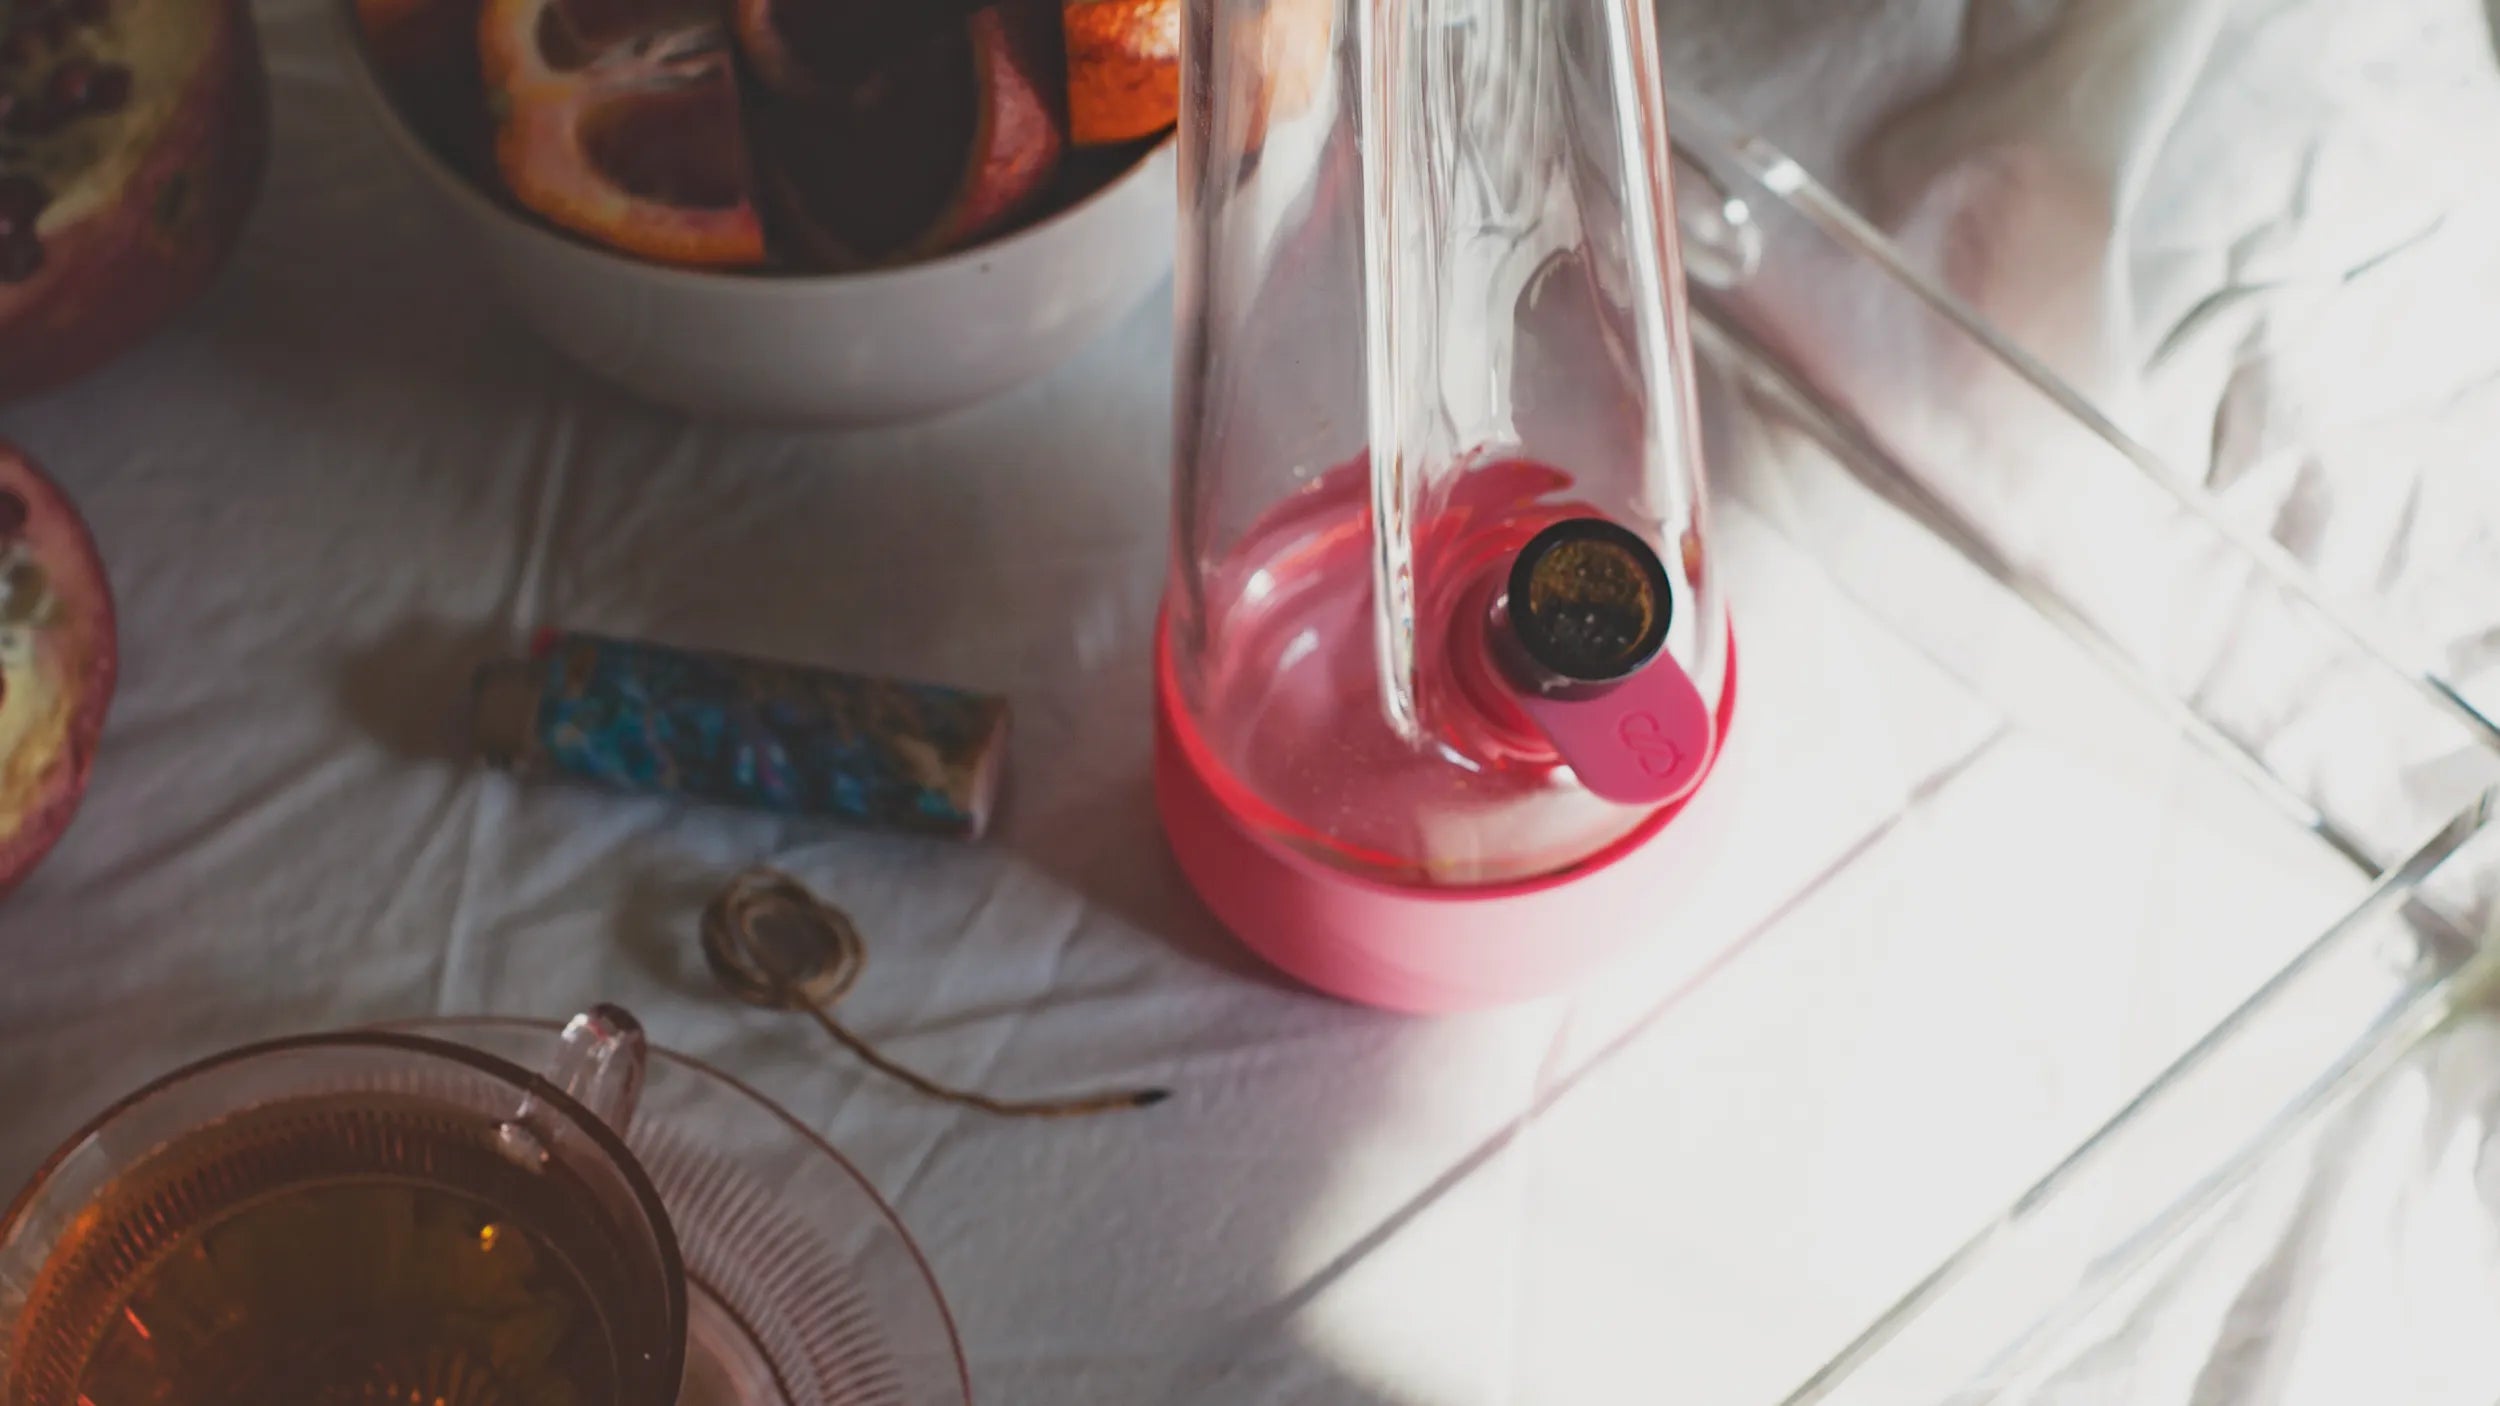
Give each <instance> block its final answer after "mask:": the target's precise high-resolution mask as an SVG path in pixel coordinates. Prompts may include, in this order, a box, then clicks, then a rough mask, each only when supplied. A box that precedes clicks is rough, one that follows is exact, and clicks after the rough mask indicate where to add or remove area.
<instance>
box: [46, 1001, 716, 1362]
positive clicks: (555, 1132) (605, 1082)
mask: <svg viewBox="0 0 2500 1406" xmlns="http://www.w3.org/2000/svg"><path fill="white" fill-rule="evenodd" d="M645 1048H646V1047H645V1042H644V1039H643V1035H642V1031H641V1028H640V1027H639V1025H637V1024H636V1023H635V1022H634V1020H633V1018H632V1017H631V1016H630V1015H627V1014H626V1013H625V1012H623V1011H621V1010H618V1009H616V1008H615V1007H608V1006H602V1007H599V1008H597V1009H594V1010H592V1011H590V1012H588V1013H586V1014H584V1015H581V1016H577V1017H575V1018H574V1020H573V1021H572V1022H571V1023H570V1024H569V1025H567V1026H566V1027H565V1030H564V1034H563V1038H562V1042H561V1044H560V1046H559V1053H558V1055H557V1056H556V1059H555V1067H554V1068H552V1069H550V1070H549V1071H548V1072H547V1073H546V1074H544V1075H540V1074H534V1073H531V1072H529V1071H527V1070H525V1069H522V1068H521V1067H519V1066H518V1065H515V1064H512V1063H509V1062H507V1061H505V1060H503V1059H499V1058H497V1057H495V1056H493V1055H490V1054H486V1053H482V1052H480V1051H478V1050H475V1049H470V1048H467V1047H464V1046H461V1045H457V1044H452V1043H449V1042H446V1041H442V1040H437V1039H432V1038H427V1037H423V1036H417V1035H408V1034H399V1033H388V1032H356V1033H345V1034H335V1035H319V1036H309V1037H302V1038H295V1039H285V1040H275V1041H270V1042H268V1043H265V1044H258V1045H251V1046H247V1047H245V1048H242V1049H237V1050H233V1051H229V1052H227V1053H225V1054H221V1055H217V1056H214V1057H212V1058H209V1059H207V1060H203V1061H201V1062H199V1063H197V1064H194V1065H191V1066H190V1067H188V1068H185V1069H182V1070H179V1071H177V1072H175V1073H173V1074H170V1075H167V1076H166V1077H164V1078H162V1079H159V1080H157V1081H156V1082H154V1083H152V1084H150V1085H148V1086H147V1087H145V1088H143V1089H140V1090H139V1091H138V1092H136V1093H134V1094H132V1095H130V1096H129V1097H127V1098H125V1099H123V1100H121V1101H120V1102H119V1103H116V1104H115V1105H113V1106H112V1107H111V1108H109V1109H107V1110H105V1112H104V1113H102V1114H101V1115H99V1116H98V1117H97V1118H96V1119H95V1120H94V1121H93V1122H91V1123H89V1124H88V1125H87V1126H86V1127H85V1128H84V1129H82V1130H81V1131H80V1132H79V1133H77V1134H76V1135H75V1136H73V1137H72V1138H71V1139H70V1140H69V1141H68V1142H67V1143H66V1144H64V1145H63V1146H62V1147H61V1149H60V1150H59V1151H58V1152H56V1153H54V1154H53V1155H52V1157H51V1158H50V1159H49V1160H48V1161H47V1162H45V1164H44V1165H43V1167H42V1169H41V1170H40V1171H38V1172H37V1174H36V1176H35V1178H34V1180H33V1182H32V1183H31V1184H30V1185H29V1186H28V1187H27V1188H26V1189H25V1190H24V1191H23V1192H21V1193H20V1194H19V1195H18V1197H17V1198H16V1200H15V1201H14V1202H13V1203H12V1204H11V1205H10V1206H9V1207H8V1209H7V1211H6V1212H5V1213H0V1402H6V1403H9V1406H78V1403H80V1402H82V1401H87V1400H92V1401H95V1402H104V1401H107V1400H134V1399H135V1400H148V1401H156V1402H161V1403H165V1404H166V1406H189V1404H190V1403H203V1404H205V1403H211V1402H225V1401H230V1400H232V1401H241V1400H289V1401H300V1402H329V1401H339V1402H350V1401H380V1400H386V1399H390V1400H403V1401H404V1400H417V1401H421V1402H428V1403H432V1406H462V1403H464V1402H486V1401H509V1400H575V1401H580V1402H584V1403H590V1402H612V1403H614V1406H671V1403H673V1402H675V1401H676V1399H677V1395H678V1390H679V1384H680V1380H681V1377H682V1376H683V1374H684V1370H685V1350H686V1327H687V1282H686V1275H685V1271H684V1268H683V1265H682V1263H681V1261H680V1257H679V1252H678V1244H677V1239H676V1236H675V1233H674V1231H673V1230H672V1229H671V1226H670V1223H669V1218H668V1215H667V1212H666V1210H665V1209H664V1207H663V1205H662V1202H661V1198H660V1195H659V1193H658V1192H657V1191H656V1190H655V1189H654V1188H653V1185H652V1182H651V1179H650V1178H649V1176H648V1175H646V1173H645V1172H644V1170H643V1168H642V1167H641V1165H640V1164H639V1163H638V1162H637V1161H636V1160H635V1158H634V1157H633V1155H632V1154H631V1153H629V1152H628V1151H627V1150H626V1147H625V1144H624V1142H623V1140H622V1139H621V1138H620V1137H619V1136H618V1134H617V1132H616V1131H614V1130H615V1129H617V1128H621V1127H624V1126H625V1125H626V1123H627V1121H628V1120H629V1119H630V1118H631V1117H632V1115H633V1111H634V1105H635V1102H636V1100H637V1098H638V1096H639V1093H640V1089H641V1086H642V1077H643V1069H644V1061H645V1058H646V1054H645Z"/></svg>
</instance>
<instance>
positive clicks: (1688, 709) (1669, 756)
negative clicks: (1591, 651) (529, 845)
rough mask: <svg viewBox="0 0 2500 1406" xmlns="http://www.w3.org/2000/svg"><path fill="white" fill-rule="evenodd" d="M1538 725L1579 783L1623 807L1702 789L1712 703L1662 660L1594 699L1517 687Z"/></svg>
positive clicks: (1713, 737) (1711, 740) (1713, 740)
mask: <svg viewBox="0 0 2500 1406" xmlns="http://www.w3.org/2000/svg"><path fill="white" fill-rule="evenodd" d="M1519 702H1520V704H1521V706H1523V707H1525V708H1526V709H1527V711H1528V716H1529V717H1531V718H1533V719H1535V720H1536V725H1537V729H1538V730H1539V731H1541V732H1543V733H1544V734H1545V736H1546V739H1547V740H1548V741H1551V742H1552V743H1553V744H1554V750H1555V751H1557V752H1560V753H1562V758H1563V761H1564V762H1565V763H1566V764H1568V765H1569V766H1570V768H1571V769H1572V771H1573V772H1574V773H1576V774H1577V775H1578V776H1579V778H1580V784H1581V785H1583V786H1586V787H1588V788H1589V790H1590V791H1592V792H1594V793H1596V794H1597V795H1600V796H1603V797H1605V798H1606V799H1607V800H1610V801H1621V802H1623V803H1624V804H1626V805H1644V806H1654V805H1665V804H1667V803H1669V802H1671V801H1678V800H1682V799H1683V798H1684V796H1685V795H1686V793H1688V792H1690V791H1691V790H1692V789H1693V788H1694V787H1695V786H1698V785H1700V784H1701V778H1702V775H1703V773H1705V772H1707V771H1708V770H1709V769H1710V752H1711V749H1712V748H1713V747H1714V746H1716V745H1717V729H1716V728H1714V727H1713V726H1712V725H1711V719H1710V705H1709V704H1707V703H1704V702H1703V701H1702V699H1701V690H1699V689H1697V688H1695V687H1693V681H1692V680H1691V679H1690V678H1687V677H1686V676H1685V673H1684V671H1683V670H1682V669H1681V668H1679V667H1677V666H1676V662H1675V661H1674V660H1673V659H1670V658H1667V657H1666V656H1664V655H1661V656H1659V657H1658V658H1657V659H1655V660H1652V661H1651V662H1650V665H1649V667H1648V668H1646V669H1643V670H1641V671H1640V672H1639V673H1637V674H1634V675H1633V676H1632V677H1631V678H1629V679H1626V680H1624V681H1623V682H1622V683H1620V684H1618V685H1616V686H1615V687H1613V688H1610V689H1608V690H1606V691H1605V692H1604V693H1602V694H1599V695H1598V696H1597V697H1595V698H1581V699H1562V698H1554V697H1549V696H1547V695H1545V694H1540V693H1535V692H1531V691H1527V690H1522V691H1521V692H1520V694H1519Z"/></svg>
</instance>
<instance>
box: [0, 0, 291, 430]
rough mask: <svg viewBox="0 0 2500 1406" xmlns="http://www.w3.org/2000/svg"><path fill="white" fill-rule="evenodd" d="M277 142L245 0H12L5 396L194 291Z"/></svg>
mask: <svg viewBox="0 0 2500 1406" xmlns="http://www.w3.org/2000/svg"><path fill="white" fill-rule="evenodd" d="M268 153H269V85H268V80H267V78H266V76H265V75H264V74H263V72H262V68H261V57H260V44H259V39H258V36H257V35H256V34H255V33H254V31H253V28H252V21H251V15H250V13H249V12H248V10H247V9H246V5H245V0H14V3H11V0H0V401H6V400H12V399H15V398H17V397H20V396H27V395H33V394H36V393H38V392H42V391H46V390H50V389H53V388H54V387H57V386H60V385H64V384H66V383H68V382H70V381H72V380H75V379H77V378H78V377H80V376H83V375H85V374H86V373H87V372H89V371H92V370H94V369H95V368H97V367H98V366H101V365H103V364H104V363H105V362H107V361H110V360H111V359H113V358H114V357H115V356H118V355H120V354H121V353H122V352H123V351H126V350H128V349H129V348H130V347H131V346H132V345H133V344H135V343H137V342H138V341H140V340H141V339H142V338H144V337H146V336H147V335H148V334H149V333H150V332H153V331H154V330H156V328H157V327H158V326H159V325H161V324H162V323H164V322H165V320H166V319H168V318H170V317H172V316H173V315H174V314H175V313H176V312H178V311H179V310H181V309H182V308H183V307H184V306H185V305H187V304H188V303H189V302H190V301H191V300H192V299H193V298H195V297H197V296H198V295H199V293H200V291H201V290H202V289H204V288H206V287H207V286H208V284H209V281H210V280H211V279H213V278H214V277H215V276H216V274H217V271H218V270H219V269H221V268H222V267H224V266H225V262H226V259H227V256H228V255H229V254H231V253H232V252H233V250H234V244H235V240H236V238H237V237H238V236H239V235H240V234H241V232H242V227H243V220H244V216H245V215H246V214H247V213H248V212H249V211H250V209H251V206H252V202H253V200H254V199H255V198H256V197H257V196H258V195H259V192H260V184H261V177H262V174H263V172H264V170H265V169H266V167H267V165H268Z"/></svg>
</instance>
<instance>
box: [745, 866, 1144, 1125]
mask: <svg viewBox="0 0 2500 1406" xmlns="http://www.w3.org/2000/svg"><path fill="white" fill-rule="evenodd" d="M801 934H805V935H806V936H805V937H801V936H800V935H801ZM702 937H703V956H704V960H705V961H706V962H707V963H708V964H709V965H710V966H711V968H712V974H713V975H714V976H716V977H718V978H719V979H720V981H721V984H723V985H724V986H727V987H728V988H729V989H730V991H731V992H732V993H734V994H735V995H737V996H738V998H739V999H741V1000H744V1001H747V1002H750V1003H751V1004H754V1005H759V1006H767V1007H771V1008H773V1009H776V1010H797V1011H805V1012H806V1013H807V1014H808V1015H809V1016H810V1017H812V1018H814V1020H815V1022H816V1024H817V1025H818V1026H819V1027H821V1028H822V1029H823V1030H824V1032H825V1033H826V1034H827V1035H830V1036H832V1037H833V1039H834V1041H835V1043H837V1044H839V1045H841V1046H842V1048H844V1049H846V1050H849V1051H850V1052H851V1053H852V1054H853V1055H854V1056H856V1057H858V1059H859V1061H860V1062H861V1063H862V1064H865V1065H867V1066H868V1067H869V1068H871V1069H874V1070H876V1071H877V1072H878V1073H880V1074H883V1075H885V1076H886V1077H887V1078H889V1079H892V1080H894V1081H895V1082H897V1083H899V1084H902V1085H903V1086H905V1087H906V1088H909V1089H911V1090H912V1091H914V1092H916V1093H919V1094H921V1095H923V1096H925V1097H928V1098H933V1099H938V1100H940V1101H942V1102H946V1103H952V1104H957V1105H960V1106H962V1107H965V1108H971V1109H976V1110H978V1111H980V1112H983V1113H988V1114H991V1115H994V1116H996V1117H1000V1118H1083V1117H1088V1116H1090V1115H1093V1114H1096V1113H1115V1112H1119V1111H1121V1110H1123V1109H1131V1108H1150V1107H1153V1106H1154V1105H1155V1104H1158V1103H1161V1102H1163V1101H1164V1100H1165V1099H1166V1098H1168V1097H1170V1096H1171V1091H1170V1090H1168V1089H1127V1090H1120V1091H1115V1092H1110V1093H1099V1094H1087V1095H1084V1096H1081V1097H1076V1098H1053V1099H1002V1098H993V1097H991V1096H990V1095H988V1094H984V1093H977V1092H974V1091H973V1090H970V1089H959V1088H955V1087H954V1086H952V1085H949V1084H942V1083H939V1082H938V1081H937V1080H935V1079H932V1078H930V1077H929V1076H927V1075H925V1074H922V1073H920V1072H919V1071H917V1070H914V1069H910V1068H907V1067H905V1066H903V1065H900V1064H897V1063H895V1062H894V1061H893V1060H891V1059H888V1058H887V1057H886V1056H885V1055H884V1054H882V1053H880V1052H879V1051H878V1049H877V1047H876V1046H875V1045H873V1044H870V1043H869V1042H868V1040H867V1039H866V1038H864V1037H862V1036H861V1035H859V1034H858V1033H856V1032H854V1031H852V1030H851V1029H850V1028H848V1027H847V1026H845V1025H843V1024H842V1022H841V1021H839V1020H837V1019H835V1018H834V1014H833V1006H834V1003H835V1002H837V1001H840V1000H841V999H842V997H843V996H844V995H846V994H848V993H849V991H850V989H851V988H852V987H853V986H856V985H858V984H859V978H860V973H861V972H863V971H865V970H866V969H867V966H868V946H867V943H866V942H865V941H864V940H863V939H862V938H861V937H860V934H859V928H858V927H857V926H856V925H855V924H853V923H852V922H851V919H850V915H849V914H847V913H844V912H843V911H842V910H841V909H839V908H836V907H834V906H833V905H832V904H830V903H827V902H826V901H825V900H823V899H821V898H819V897H817V896H816V894H815V892H814V891H813V890H811V889H809V888H808V887H807V886H806V885H805V884H802V883H800V882H799V881H798V880H796V879H794V878H791V877H790V876H789V875H787V874H784V873H781V872H780V871H778V870H774V869H764V868H757V869H749V870H747V871H746V872H745V873H742V874H740V875H738V876H737V877H736V878H735V879H732V880H730V882H729V886H728V887H727V888H725V889H722V890H721V892H720V893H719V894H718V895H717V896H716V897H714V898H713V900H712V901H711V902H710V903H709V904H707V905H705V907H704V909H703V921H702Z"/></svg>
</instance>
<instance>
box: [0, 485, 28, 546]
mask: <svg viewBox="0 0 2500 1406" xmlns="http://www.w3.org/2000/svg"><path fill="white" fill-rule="evenodd" d="M25 530H26V500H25V499H23V498H20V497H19V496H17V494H15V493H13V492H11V491H9V490H8V489H6V488H0V542H13V541H16V540H17V535H18V534H19V533H21V532H24V531H25Z"/></svg>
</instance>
